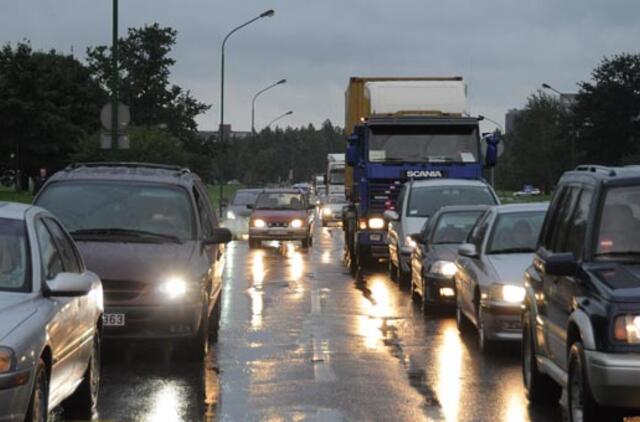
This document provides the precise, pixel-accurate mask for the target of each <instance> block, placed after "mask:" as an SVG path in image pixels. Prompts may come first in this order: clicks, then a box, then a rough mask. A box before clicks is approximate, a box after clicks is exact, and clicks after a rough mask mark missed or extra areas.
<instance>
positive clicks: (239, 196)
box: [231, 190, 260, 205]
mask: <svg viewBox="0 0 640 422" xmlns="http://www.w3.org/2000/svg"><path fill="white" fill-rule="evenodd" d="M259 193H260V192H257V191H249V190H242V191H237V192H236V193H235V195H233V199H232V200H231V205H250V204H253V203H254V202H256V198H257V197H258V194H259Z"/></svg>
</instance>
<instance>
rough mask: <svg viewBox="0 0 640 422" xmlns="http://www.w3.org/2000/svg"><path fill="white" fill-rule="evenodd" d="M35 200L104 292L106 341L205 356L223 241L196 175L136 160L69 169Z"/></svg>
mask: <svg viewBox="0 0 640 422" xmlns="http://www.w3.org/2000/svg"><path fill="white" fill-rule="evenodd" d="M35 203H36V204H38V205H40V206H42V207H44V208H46V209H48V210H49V211H51V212H52V213H53V214H54V215H56V216H57V217H58V218H59V219H60V220H62V222H63V223H64V224H65V226H66V227H67V228H68V229H69V231H70V233H71V235H72V236H73V238H74V239H75V241H76V243H77V245H78V248H79V249H80V251H81V252H82V254H83V257H84V259H85V261H86V263H87V267H88V268H89V269H91V270H92V271H95V272H96V273H97V274H98V275H99V276H100V277H101V278H102V283H103V288H104V298H105V315H104V335H105V338H107V337H108V338H117V339H127V340H130V341H135V340H149V339H160V340H164V341H169V342H173V343H176V344H179V345H180V346H181V348H182V349H185V350H186V351H187V355H188V356H190V357H192V358H194V359H201V358H202V357H203V356H204V355H205V354H206V352H207V348H208V344H209V343H208V340H209V335H210V334H215V333H216V332H217V328H218V322H219V318H220V307H221V304H222V300H221V296H222V271H223V267H224V257H225V254H224V251H225V247H224V243H226V242H228V241H230V240H231V233H230V232H229V230H227V229H223V228H219V227H218V222H217V220H216V217H215V213H214V212H213V209H212V207H211V203H210V202H209V197H208V194H207V189H206V187H205V186H204V184H203V183H202V182H201V181H200V178H199V177H198V176H196V175H195V174H193V173H191V172H190V171H189V170H188V169H184V168H181V167H174V166H163V165H154V164H141V163H95V164H91V163H89V164H75V165H71V166H69V167H67V168H66V169H65V170H62V171H60V172H58V173H56V174H54V175H53V176H52V177H51V178H50V179H49V180H48V181H47V183H46V184H45V185H44V187H43V188H42V190H41V191H40V193H39V194H38V196H37V197H36V198H35Z"/></svg>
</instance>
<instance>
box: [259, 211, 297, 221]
mask: <svg viewBox="0 0 640 422" xmlns="http://www.w3.org/2000/svg"><path fill="white" fill-rule="evenodd" d="M251 218H260V219H263V220H265V221H271V222H289V221H291V220H293V219H294V218H300V219H303V220H304V219H306V218H307V211H305V210H253V212H252V213H251Z"/></svg>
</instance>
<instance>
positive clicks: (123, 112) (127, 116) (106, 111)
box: [100, 103, 131, 131]
mask: <svg viewBox="0 0 640 422" xmlns="http://www.w3.org/2000/svg"><path fill="white" fill-rule="evenodd" d="M111 116H112V114H111V103H107V104H105V105H104V106H103V107H102V110H101V111H100V122H102V127H103V128H104V129H105V130H108V131H110V130H112V129H113V128H112V127H111V126H112V124H111ZM130 122H131V112H130V111H129V107H128V106H126V105H124V104H122V103H118V128H117V130H118V131H121V130H124V129H126V128H127V126H129V123H130Z"/></svg>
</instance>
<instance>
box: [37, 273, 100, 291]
mask: <svg viewBox="0 0 640 422" xmlns="http://www.w3.org/2000/svg"><path fill="white" fill-rule="evenodd" d="M98 280H99V279H98V276H97V275H95V274H93V273H85V274H77V273H59V274H58V275H57V276H55V277H54V278H53V279H52V280H49V281H47V283H46V289H45V293H46V296H52V297H79V296H85V295H87V294H89V292H90V291H91V288H92V287H93V283H95V282H96V281H98Z"/></svg>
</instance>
